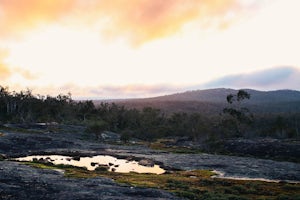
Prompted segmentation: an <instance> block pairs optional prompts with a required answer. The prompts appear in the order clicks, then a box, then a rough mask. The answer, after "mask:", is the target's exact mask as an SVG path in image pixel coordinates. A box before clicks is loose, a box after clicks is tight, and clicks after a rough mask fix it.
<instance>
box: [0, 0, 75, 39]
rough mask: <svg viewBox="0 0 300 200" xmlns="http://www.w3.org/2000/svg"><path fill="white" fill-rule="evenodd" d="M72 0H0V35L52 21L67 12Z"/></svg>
mask: <svg viewBox="0 0 300 200" xmlns="http://www.w3.org/2000/svg"><path fill="white" fill-rule="evenodd" d="M72 2H73V1H72V0H58V1H57V0H42V1H41V0H21V1H20V0H1V3H0V30H1V31H0V35H4V36H10V35H11V34H17V33H20V32H24V31H27V30H30V29H32V28H34V27H35V26H37V25H42V24H45V23H47V22H53V21H55V20H58V19H59V18H60V17H62V16H64V15H65V13H68V12H69V10H70V8H71V7H72V4H73V3H72Z"/></svg>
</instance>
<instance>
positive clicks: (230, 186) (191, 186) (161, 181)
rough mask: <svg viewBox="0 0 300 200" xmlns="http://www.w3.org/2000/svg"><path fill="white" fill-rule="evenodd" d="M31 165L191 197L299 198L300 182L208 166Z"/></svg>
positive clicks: (81, 176) (227, 199)
mask: <svg viewBox="0 0 300 200" xmlns="http://www.w3.org/2000/svg"><path fill="white" fill-rule="evenodd" d="M25 164H27V165H30V166H33V167H38V168H46V169H63V170H64V171H65V173H64V174H65V176H67V177H71V178H93V177H106V178H111V179H113V180H115V181H116V182H118V183H120V184H128V185H131V186H134V187H151V188H157V189H162V190H166V191H169V192H172V193H174V194H176V195H177V196H180V197H183V198H187V199H203V200H212V199H222V200H223V199H225V200H232V199H276V200H277V199H278V200H280V199H299V198H300V192H299V191H300V184H291V183H268V182H262V181H245V180H229V179H218V178H212V177H211V176H212V175H214V173H213V172H211V171H208V170H194V171H172V172H168V173H165V174H162V175H155V174H138V173H115V172H109V171H107V170H103V169H102V168H101V170H95V171H88V170H86V169H83V168H78V167H72V166H61V165H60V166H55V165H48V164H45V163H33V162H27V163H25Z"/></svg>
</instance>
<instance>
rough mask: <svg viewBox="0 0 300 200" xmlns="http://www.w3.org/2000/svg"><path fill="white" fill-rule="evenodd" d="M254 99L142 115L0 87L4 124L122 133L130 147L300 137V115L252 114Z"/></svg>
mask: <svg viewBox="0 0 300 200" xmlns="http://www.w3.org/2000/svg"><path fill="white" fill-rule="evenodd" d="M248 98H250V95H249V94H248V93H247V92H245V91H243V90H240V91H238V93H237V94H231V95H228V96H227V102H228V107H226V108H225V109H224V110H223V114H221V115H203V114H200V113H193V114H187V113H184V112H179V113H171V114H168V115H166V114H164V113H163V112H161V111H160V110H158V109H155V108H151V107H145V108H144V109H142V110H137V109H128V108H125V107H124V106H119V105H117V104H115V103H111V104H109V103H101V104H100V105H99V106H97V107H96V106H95V105H94V104H93V102H92V101H74V100H72V98H71V94H67V95H62V94H61V95H58V96H57V97H51V96H41V95H33V94H32V92H31V91H30V90H27V91H20V92H15V91H13V92H10V91H9V90H8V88H4V87H1V86H0V124H4V123H21V124H31V123H37V122H45V123H48V124H51V123H52V122H57V123H62V124H72V125H84V126H86V127H87V132H88V133H91V134H94V135H95V137H96V138H99V135H100V133H101V132H102V131H104V130H107V131H113V132H118V133H121V135H122V137H121V139H122V141H123V142H124V143H126V142H128V140H129V139H130V138H138V139H141V140H144V141H148V142H150V141H154V140H156V139H160V138H168V137H187V138H189V139H190V140H193V141H199V142H205V141H209V142H212V143H213V142H214V141H216V140H219V139H222V140H223V139H227V138H232V137H273V138H283V139H284V138H299V137H300V134H299V128H298V124H299V123H300V113H298V114H295V113H294V114H282V115H280V116H277V115H276V116H274V115H252V114H251V113H250V112H249V110H248V109H247V108H245V107H244V106H242V102H243V100H245V99H248ZM224 101H226V100H225V99H224ZM249 122H251V126H249Z"/></svg>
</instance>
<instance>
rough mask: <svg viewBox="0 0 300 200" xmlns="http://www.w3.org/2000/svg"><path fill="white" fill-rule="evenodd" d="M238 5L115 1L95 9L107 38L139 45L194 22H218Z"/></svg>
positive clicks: (206, 0) (207, 0)
mask: <svg viewBox="0 0 300 200" xmlns="http://www.w3.org/2000/svg"><path fill="white" fill-rule="evenodd" d="M237 5H238V4H237V1H236V0H222V1H220V0H131V1H130V3H128V1H124V0H115V1H104V2H102V3H101V4H99V5H98V7H97V9H98V10H99V13H101V17H106V19H107V21H108V23H106V27H105V28H104V30H105V31H106V32H105V33H106V35H108V36H111V37H116V36H121V37H124V36H125V37H127V38H129V40H130V41H131V42H132V43H133V44H136V45H139V44H142V43H144V42H146V41H149V40H153V39H156V38H162V37H166V36H169V35H172V34H174V33H176V32H178V31H179V30H180V29H181V28H182V27H183V25H185V24H186V23H188V22H191V21H194V20H197V21H199V22H200V23H203V24H209V23H212V22H213V23H215V22H216V21H218V22H220V21H222V20H221V19H222V16H224V15H225V14H226V13H227V12H229V11H234V9H236V8H237Z"/></svg>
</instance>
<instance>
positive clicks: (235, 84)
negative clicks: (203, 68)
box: [202, 66, 300, 90]
mask: <svg viewBox="0 0 300 200" xmlns="http://www.w3.org/2000/svg"><path fill="white" fill-rule="evenodd" d="M299 77H300V69H299V68H296V67H289V66H287V67H274V68H270V69H267V70H262V71H256V72H253V73H247V74H246V73H245V74H236V75H229V76H225V77H222V78H219V79H217V80H214V81H211V82H209V83H207V84H204V85H202V87H205V88H216V87H229V88H254V89H264V90H266V89H270V90H272V89H295V90H300V79H299Z"/></svg>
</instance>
